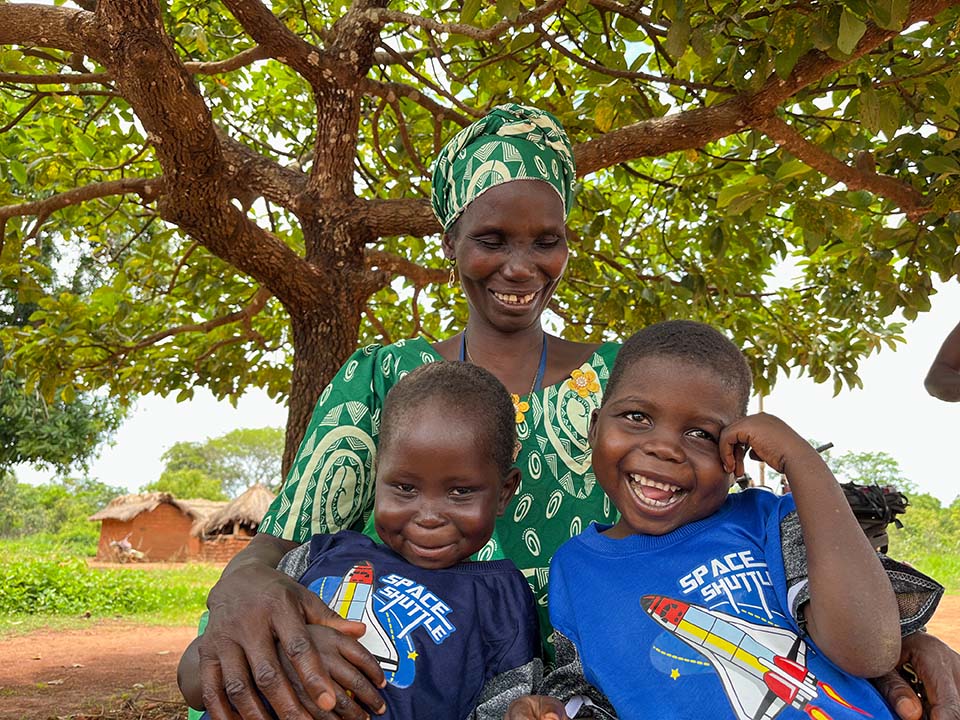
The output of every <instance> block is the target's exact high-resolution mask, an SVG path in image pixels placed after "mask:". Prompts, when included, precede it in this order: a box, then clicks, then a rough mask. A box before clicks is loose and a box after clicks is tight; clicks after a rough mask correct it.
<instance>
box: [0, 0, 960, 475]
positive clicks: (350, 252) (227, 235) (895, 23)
mask: <svg viewBox="0 0 960 720" xmlns="http://www.w3.org/2000/svg"><path fill="white" fill-rule="evenodd" d="M77 2H78V4H79V5H80V7H81V8H82V9H76V8H73V7H50V6H40V5H28V4H14V3H5V4H4V3H0V46H6V48H7V49H6V50H4V51H3V55H2V58H0V59H2V66H3V67H4V68H5V71H4V72H3V73H2V74H0V82H2V83H3V87H4V95H3V97H2V103H3V106H2V112H3V119H2V120H0V130H3V133H2V135H0V155H2V156H3V158H4V163H5V165H6V168H5V169H6V172H4V173H3V177H4V178H5V180H4V181H0V182H3V183H5V184H3V185H0V223H5V232H4V237H5V240H6V242H5V246H4V250H3V252H2V253H0V272H2V273H3V274H4V276H5V277H6V278H7V279H8V280H7V282H10V283H12V284H16V285H17V286H18V287H25V288H29V287H32V285H31V283H34V284H35V282H34V280H33V279H34V277H35V276H37V275H38V274H42V272H43V271H44V268H42V267H36V263H35V262H33V261H32V255H31V252H32V248H33V247H34V244H35V243H36V241H37V240H38V239H41V240H42V239H48V238H55V239H56V240H57V242H60V243H63V244H65V245H68V246H70V247H71V248H72V249H73V251H74V254H75V255H77V256H80V257H85V258H92V259H94V262H95V264H97V266H98V268H99V269H100V271H101V278H102V279H101V281H99V282H98V283H97V284H96V285H95V286H93V287H86V288H83V289H81V290H78V291H76V292H72V293H61V294H59V295H56V296H52V295H46V296H44V297H42V298H40V299H39V300H38V304H39V310H38V311H37V312H36V313H34V315H33V316H32V317H31V324H30V325H29V326H27V327H24V328H20V329H9V328H8V329H6V330H4V331H3V333H2V334H0V339H2V341H3V342H4V344H5V346H6V347H7V348H8V357H9V360H10V362H11V363H12V364H14V365H15V366H16V367H18V368H20V369H21V371H22V372H23V373H24V375H25V377H27V378H28V381H30V382H35V383H36V384H37V385H38V386H39V387H40V388H41V390H42V391H43V392H44V394H45V395H46V396H48V397H52V396H53V395H54V394H56V393H57V392H64V391H66V389H67V388H70V387H75V388H79V389H91V388H96V387H100V386H103V385H105V386H108V387H109V389H110V391H111V392H112V393H113V394H115V395H117V396H121V397H124V396H127V395H130V394H135V393H138V392H143V391H145V390H147V389H150V390H155V391H158V392H162V393H170V392H178V393H179V395H178V396H179V397H181V398H186V397H189V396H190V394H191V393H192V389H193V388H194V387H195V386H197V385H205V386H207V387H209V388H210V389H211V390H212V391H213V392H214V393H215V394H216V395H217V396H219V397H230V398H236V397H237V396H238V395H239V394H240V393H242V391H243V390H244V388H246V387H248V386H249V385H252V384H255V385H259V386H263V387H266V388H267V390H268V391H269V392H270V393H271V394H272V395H274V396H277V395H280V394H282V393H284V392H286V391H287V388H288V383H289V400H290V417H289V421H288V425H287V435H286V440H287V442H286V450H285V454H284V463H285V467H286V466H289V464H290V462H291V461H292V458H293V455H294V453H295V450H296V445H297V442H298V441H299V438H300V436H301V435H302V432H303V430H304V429H305V427H306V424H307V421H308V419H309V416H310V411H311V409H312V406H313V404H314V402H315V400H316V398H317V397H318V396H319V394H320V391H321V389H322V388H323V386H324V384H325V383H326V382H327V381H328V380H329V379H330V377H331V376H332V374H333V373H334V372H335V371H336V369H337V368H338V367H339V365H340V364H341V362H342V361H343V359H344V358H345V356H346V355H347V354H348V353H349V352H350V351H351V350H352V349H353V348H354V346H355V344H356V342H357V341H358V339H359V340H360V341H363V342H366V341H369V340H373V339H384V340H391V339H396V338H400V337H405V336H409V335H413V334H418V333H422V334H424V335H426V336H427V337H435V336H437V335H440V334H442V333H444V332H447V331H449V330H451V329H455V328H458V327H460V326H461V323H462V321H463V317H464V312H465V309H464V305H463V302H462V300H461V299H456V296H455V292H453V291H451V290H449V289H447V288H445V287H444V286H443V285H442V282H441V281H442V280H443V279H444V278H445V277H446V271H445V270H443V269H441V266H442V262H441V260H440V257H439V250H438V244H437V243H435V242H427V241H425V239H424V238H425V237H427V236H429V235H431V234H434V233H436V232H437V230H438V227H437V224H436V222H435V220H434V219H433V218H432V216H431V213H430V210H429V206H428V202H427V199H426V197H427V193H428V174H429V173H428V163H429V160H430V158H431V157H432V156H433V155H434V154H435V153H436V151H437V149H438V148H439V147H440V145H441V143H442V142H443V141H444V140H445V139H446V138H448V137H449V136H450V135H451V134H452V133H453V132H454V131H456V130H457V129H459V128H460V127H462V126H464V125H466V124H467V123H468V122H470V121H471V120H473V119H474V118H476V117H479V116H481V115H482V114H483V113H484V112H485V111H486V110H487V109H488V108H489V107H491V106H492V105H495V104H497V103H499V102H503V101H506V100H520V101H525V102H529V103H534V104H537V105H540V106H542V107H545V108H547V109H550V110H552V111H553V112H555V113H556V114H557V115H558V116H559V117H560V119H561V120H562V121H563V122H564V123H565V125H566V126H567V128H568V129H569V130H570V133H571V135H572V137H573V139H574V141H575V143H576V157H577V164H578V168H579V172H580V173H581V175H582V176H584V179H583V181H582V183H581V184H580V186H579V187H578V189H577V202H576V207H575V208H574V209H573V213H572V215H571V218H570V239H571V245H572V246H573V249H574V253H575V257H574V259H573V260H572V262H571V264H570V268H569V280H568V282H567V283H566V284H565V286H564V287H563V289H562V291H561V293H560V294H559V295H558V296H557V298H556V301H555V303H554V310H555V312H556V313H557V314H558V315H559V316H560V317H561V318H563V320H564V324H565V330H564V332H565V333H566V334H567V335H569V336H573V337H578V338H588V339H599V338H601V337H606V336H609V335H611V334H612V335H622V334H624V333H626V332H628V331H629V330H630V329H632V328H635V327H637V326H638V325H641V324H644V323H647V322H650V321H653V320H657V319H661V318H664V317H692V318H696V319H702V320H707V321H710V322H713V323H716V324H719V325H721V326H724V327H727V328H729V329H730V330H731V331H732V333H733V334H734V336H735V337H736V339H737V340H738V341H739V342H741V344H742V345H743V346H744V348H745V350H746V352H747V353H748V354H749V355H750V356H751V359H752V360H753V363H754V368H755V372H756V381H757V386H758V388H759V389H760V390H761V391H765V390H766V389H768V387H769V386H770V384H771V383H773V382H774V381H775V379H776V377H777V374H778V373H779V372H781V371H785V372H789V371H790V370H791V369H800V370H801V371H803V372H806V373H809V374H810V375H811V376H812V377H813V378H814V379H815V380H817V381H820V382H822V381H826V380H829V379H830V378H833V381H834V385H835V388H836V389H837V391H839V390H840V389H841V388H842V387H843V385H848V386H856V385H858V384H859V382H860V381H859V378H858V377H857V368H858V362H859V360H860V359H862V358H863V357H865V356H867V355H869V354H870V353H872V352H874V351H876V350H878V349H879V348H880V347H881V345H883V344H888V345H891V346H893V345H894V344H895V343H896V342H897V341H898V340H900V336H899V329H900V326H899V325H897V324H896V323H891V322H889V318H890V316H891V314H892V313H893V312H895V311H896V310H898V309H899V310H902V312H903V313H904V315H905V316H906V317H907V318H908V319H909V318H912V317H914V316H915V315H916V313H918V312H922V311H924V310H926V309H927V308H928V307H929V295H930V294H931V292H932V278H933V277H934V276H937V275H939V277H940V278H941V279H948V278H950V277H953V276H955V275H956V274H957V272H958V270H960V253H958V252H957V247H956V236H957V232H958V229H960V213H958V209H960V184H958V183H957V177H958V175H960V139H958V138H957V137H956V133H957V129H958V125H960V118H958V114H957V107H958V106H960V103H958V99H960V74H958V70H957V68H958V65H960V64H958V62H957V53H958V50H957V47H958V45H957V43H956V42H954V40H955V32H956V31H955V27H956V23H957V19H958V17H960V15H958V12H960V11H958V9H957V8H958V5H960V0H952V1H951V0H912V1H910V0H823V2H818V3H792V2H791V3H788V2H757V1H752V2H737V3H706V2H702V1H693V0H689V1H688V0H657V1H656V2H654V3H652V4H651V5H650V6H649V8H647V7H645V6H638V5H631V4H622V3H620V2H618V0H545V1H544V2H539V3H536V4H534V2H535V0H523V2H521V1H520V0H496V2H494V3H483V2H480V0H463V2H460V3H452V4H449V3H439V2H436V1H435V0H419V1H418V2H409V3H407V4H406V5H405V6H404V8H403V9H402V10H399V9H388V8H387V7H386V0H353V1H352V2H350V3H346V2H318V3H308V4H304V3H298V2H292V1H290V0H276V1H274V2H271V3H269V4H267V3H264V2H262V1H261V0H224V3H223V4H224V6H225V7H226V10H227V11H228V12H223V11H222V9H221V8H220V7H219V6H218V5H203V4H202V5H200V6H197V5H196V4H192V3H187V2H184V1H183V0H173V1H172V2H171V3H169V4H168V5H165V6H164V7H163V9H161V7H160V4H159V3H158V2H157V0H98V1H97V2H94V0H77ZM784 261H788V262H789V263H791V264H793V265H794V266H795V267H796V275H797V277H796V278H794V279H790V280H788V281H786V282H782V281H779V280H778V281H777V282H775V283H774V282H773V281H772V276H771V273H772V271H773V269H774V268H775V267H776V266H777V265H778V264H782V263H783V262H784ZM428 307H429V308H434V309H436V308H442V310H441V311H440V312H427V308H428ZM449 308H452V310H448V309H449ZM291 353H292V357H291Z"/></svg>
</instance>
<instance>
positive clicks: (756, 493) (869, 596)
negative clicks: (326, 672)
mask: <svg viewBox="0 0 960 720" xmlns="http://www.w3.org/2000/svg"><path fill="white" fill-rule="evenodd" d="M750 385H751V376H750V370H749V368H748V366H747V363H746V360H745V359H744V357H743V355H742V354H741V353H740V351H739V350H738V349H737V348H736V347H735V346H734V345H733V344H732V343H731V342H730V341H729V340H727V339H726V338H725V337H724V336H723V335H721V334H720V333H719V332H717V331H716V330H713V329H712V328H710V327H708V326H706V325H701V324H699V323H693V322H686V321H675V322H666V323H660V324H657V325H654V326H651V327H649V328H646V329H645V330H642V331H640V332H638V333H637V334H635V335H634V336H633V337H632V338H631V339H630V340H629V341H627V343H626V344H625V345H624V346H623V348H622V349H621V350H620V354H619V355H618V357H617V361H616V364H615V366H614V369H613V371H612V373H611V376H610V380H609V383H608V385H607V392H606V395H605V397H604V399H603V404H602V406H601V407H600V409H599V410H597V411H594V415H593V417H592V418H591V428H590V440H591V446H592V448H593V470H594V472H595V474H596V477H597V480H598V482H599V483H600V485H601V486H602V487H603V489H604V491H605V492H606V494H607V495H608V496H609V497H610V499H611V500H612V501H613V503H614V505H616V507H617V509H618V510H619V511H620V514H621V519H620V521H619V522H618V523H616V524H615V525H613V526H611V527H604V526H597V525H593V526H591V527H590V528H588V529H587V530H586V531H585V532H584V533H582V534H581V535H579V536H577V537H575V538H573V539H571V540H570V541H569V542H567V543H566V544H564V545H563V546H562V547H561V548H560V549H559V550H558V551H557V553H556V555H555V556H554V558H553V562H552V564H551V568H550V596H549V597H550V605H549V607H550V619H551V621H552V624H553V626H554V628H555V630H556V636H555V637H556V641H557V655H558V668H557V670H556V671H554V672H553V673H551V674H550V676H548V678H546V680H545V681H544V686H543V687H541V689H540V692H542V693H543V696H541V697H528V698H523V699H521V700H518V701H517V702H515V703H514V704H513V705H512V706H511V710H510V712H509V713H508V718H511V719H515V718H531V717H534V718H547V717H551V716H555V717H557V718H563V717H565V715H564V704H565V703H566V702H567V701H568V700H571V699H573V700H574V701H575V702H574V705H577V704H579V703H580V702H582V701H583V700H586V701H587V702H588V703H591V704H595V705H597V707H595V708H593V709H592V712H593V713H594V714H595V715H597V716H604V713H607V714H616V715H618V716H619V717H620V718H645V717H663V718H697V717H711V718H713V717H731V718H738V719H739V720H761V719H762V718H774V717H780V718H781V719H782V720H786V718H788V717H796V718H802V717H804V713H805V714H806V716H809V718H814V719H827V718H841V717H844V718H854V717H857V718H862V717H874V718H883V717H886V718H889V717H891V714H890V711H889V710H888V709H887V707H886V705H885V704H884V702H883V700H882V699H881V698H880V696H879V694H878V693H877V692H876V691H875V690H874V689H873V687H872V686H871V685H870V683H869V682H867V681H866V680H863V679H860V678H864V677H874V676H878V675H881V674H882V673H884V672H887V671H889V670H891V669H892V668H893V667H894V665H895V663H896V662H897V660H898V657H899V652H900V645H899V637H900V633H899V627H898V609H897V602H896V599H895V597H894V594H893V591H892V589H891V586H890V582H889V581H888V579H887V577H886V575H885V574H884V571H883V568H882V566H881V563H880V561H879V560H878V558H877V556H876V554H875V553H874V552H873V550H872V548H871V547H870V543H869V542H868V541H867V539H866V537H865V536H864V535H863V533H862V532H861V530H860V527H859V526H858V525H857V522H856V520H855V519H854V517H853V515H852V513H851V512H850V509H849V507H848V506H847V503H846V501H845V499H844V495H843V492H842V491H841V489H840V487H839V486H838V485H837V482H836V481H835V479H834V478H833V475H832V474H831V472H830V470H829V469H828V468H827V466H826V465H825V463H824V462H823V460H822V459H821V458H820V456H819V455H818V454H817V453H816V451H815V450H814V449H813V448H811V447H810V445H809V444H808V443H807V442H806V441H804V439H803V438H801V437H800V436H799V435H797V434H796V433H795V432H794V431H793V430H791V429H790V428H789V427H787V425H785V424H784V423H783V422H781V421H780V420H778V419H777V418H775V417H772V416H770V415H764V414H760V415H753V416H749V417H745V413H746V408H747V400H748V397H749V394H750ZM747 448H750V452H751V455H752V456H755V457H757V458H758V459H760V460H762V461H764V462H766V463H767V464H768V465H770V466H771V467H773V468H775V469H776V470H778V471H779V472H782V473H784V474H786V475H787V476H789V478H790V485H791V487H792V488H793V495H792V496H787V497H778V496H776V495H774V494H772V493H770V492H766V491H764V490H759V489H751V490H746V491H744V492H742V493H739V494H729V490H730V486H731V484H732V483H733V479H734V477H735V475H740V474H742V472H743V454H744V452H746V449H747ZM794 503H795V508H794ZM794 512H795V513H796V514H797V515H799V520H800V526H801V527H802V538H801V537H800V535H799V529H798V528H797V527H796V525H795V524H794V523H793V522H792V520H793V519H794V517H795V516H794V515H793V513H794ZM782 532H784V533H786V532H796V533H797V538H796V539H797V544H796V546H797V547H801V548H802V547H803V546H805V548H806V558H807V562H808V573H807V578H797V577H796V573H792V572H791V566H795V565H796V564H797V562H796V561H797V558H796V557H789V555H788V556H787V557H785V556H784V552H783V551H782V550H781V533H782ZM801 543H802V545H801ZM799 554H800V555H802V550H801V551H800V553H799ZM801 559H802V558H801ZM547 696H553V699H551V697H547ZM558 699H559V701H558ZM567 709H568V710H569V711H570V714H571V715H575V714H576V709H575V707H572V706H569V705H568V707H567ZM781 713H782V715H781Z"/></svg>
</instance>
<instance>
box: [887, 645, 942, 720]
mask: <svg viewBox="0 0 960 720" xmlns="http://www.w3.org/2000/svg"><path fill="white" fill-rule="evenodd" d="M901 647H902V649H901V653H900V665H901V666H902V665H903V664H904V663H909V664H910V665H911V666H912V667H913V669H914V670H916V674H917V676H918V678H919V679H920V682H922V683H923V689H924V692H925V694H926V696H927V699H926V703H924V704H923V705H922V704H921V702H920V698H918V697H917V694H916V692H914V690H913V688H911V687H910V686H909V685H908V684H907V682H906V680H904V679H903V677H901V675H900V674H899V673H897V672H896V671H894V672H890V673H887V674H886V675H884V676H882V677H879V678H877V679H876V680H875V681H874V683H875V684H876V686H877V689H878V690H879V691H880V694H881V695H883V697H884V699H885V700H886V701H887V703H888V704H889V705H890V707H891V708H893V709H894V711H895V712H896V713H897V716H898V717H899V718H900V719H901V720H920V717H921V716H922V713H923V711H924V710H925V709H926V711H927V713H928V714H927V715H926V717H928V718H930V720H960V693H958V685H960V655H958V654H957V653H955V652H954V651H953V650H951V649H950V648H949V647H947V645H946V644H945V643H944V642H943V641H942V640H940V639H939V638H937V637H935V636H933V635H930V634H929V633H923V632H916V633H913V634H912V635H907V636H906V637H905V638H903V641H902V644H901Z"/></svg>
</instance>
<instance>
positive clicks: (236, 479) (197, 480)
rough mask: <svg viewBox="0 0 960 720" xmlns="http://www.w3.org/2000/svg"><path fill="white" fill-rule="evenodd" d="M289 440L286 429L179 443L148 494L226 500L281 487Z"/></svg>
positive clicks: (236, 432) (165, 458)
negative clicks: (263, 487)
mask: <svg viewBox="0 0 960 720" xmlns="http://www.w3.org/2000/svg"><path fill="white" fill-rule="evenodd" d="M283 437H284V433H283V430H281V429H280V428H270V427H265V428H240V429H238V430H232V431H230V432H228V433H227V434H226V435H221V436H220V437H216V438H210V439H208V440H206V441H204V442H178V443H174V444H173V445H172V446H171V447H170V448H169V449H168V450H167V451H166V452H165V453H164V454H163V462H164V468H163V473H162V474H161V475H160V477H159V478H158V479H157V480H156V481H154V482H152V483H150V484H149V485H147V486H145V487H144V488H143V489H144V491H147V492H149V491H152V490H162V491H164V492H170V493H173V494H174V495H176V496H177V497H181V498H192V497H201V498H208V499H210V500H223V499H226V498H227V497H228V496H230V497H236V496H237V495H239V494H240V493H242V492H243V491H244V490H246V489H247V488H248V487H250V486H251V485H254V484H256V483H260V484H262V485H266V486H268V487H276V486H278V485H279V484H280V481H281V480H282V479H283V478H282V477H281V475H280V458H281V456H282V455H283Z"/></svg>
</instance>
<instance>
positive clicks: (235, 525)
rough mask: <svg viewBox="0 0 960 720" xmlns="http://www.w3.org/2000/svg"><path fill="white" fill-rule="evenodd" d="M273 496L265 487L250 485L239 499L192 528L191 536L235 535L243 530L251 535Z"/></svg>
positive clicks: (265, 512)
mask: <svg viewBox="0 0 960 720" xmlns="http://www.w3.org/2000/svg"><path fill="white" fill-rule="evenodd" d="M273 498H274V494H273V493H272V492H270V490H269V489H268V488H267V487H266V486H265V485H259V484H258V485H252V486H250V487H249V488H247V490H246V492H244V493H243V494H242V495H240V497H238V498H237V499H235V500H232V501H231V502H230V503H228V504H227V505H225V506H224V507H221V508H219V509H217V510H216V511H214V512H213V513H211V514H210V515H209V516H208V517H207V518H206V519H205V520H204V521H203V522H202V523H197V524H195V525H194V526H193V531H192V532H193V534H194V535H201V536H203V537H209V536H212V535H236V534H239V533H238V532H237V531H238V530H239V529H243V530H246V531H247V534H249V535H253V534H254V533H255V532H256V531H257V526H258V525H260V521H261V520H262V519H263V516H264V515H266V514H267V509H268V508H269V507H270V503H272V502H273Z"/></svg>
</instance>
